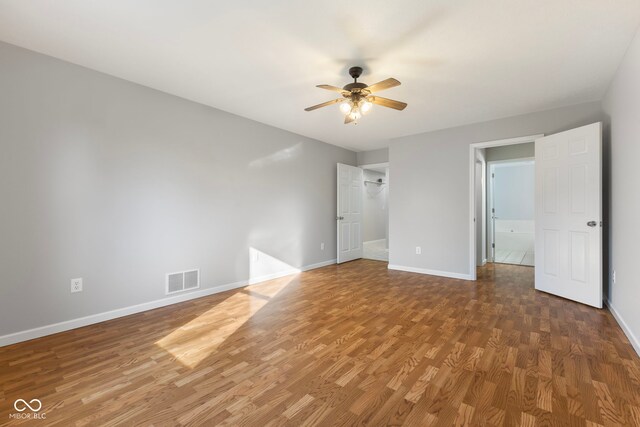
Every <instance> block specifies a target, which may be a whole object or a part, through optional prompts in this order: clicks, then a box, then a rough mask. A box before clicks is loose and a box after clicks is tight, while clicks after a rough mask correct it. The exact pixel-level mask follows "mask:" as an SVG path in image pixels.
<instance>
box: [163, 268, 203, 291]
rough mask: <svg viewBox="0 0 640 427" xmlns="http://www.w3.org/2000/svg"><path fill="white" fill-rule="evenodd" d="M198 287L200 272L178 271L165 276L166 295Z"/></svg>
mask: <svg viewBox="0 0 640 427" xmlns="http://www.w3.org/2000/svg"><path fill="white" fill-rule="evenodd" d="M199 287H200V270H188V271H180V272H177V273H169V274H167V288H166V293H167V294H173V293H176V292H182V291H189V290H191V289H198V288H199Z"/></svg>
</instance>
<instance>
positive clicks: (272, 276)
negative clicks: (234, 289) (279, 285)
mask: <svg viewBox="0 0 640 427" xmlns="http://www.w3.org/2000/svg"><path fill="white" fill-rule="evenodd" d="M335 263H336V260H335V259H330V260H329V261H323V262H319V263H316V264H310V265H306V266H304V267H302V268H291V269H289V270H284V271H279V272H277V273H272V274H265V275H263V276H258V277H253V278H250V279H249V282H248V283H249V284H250V285H255V284H257V283H261V282H266V281H267V280H273V279H279V278H281V277H285V276H290V275H292V274H298V273H300V272H302V271H309V270H313V269H314V268H320V267H326V266H327V265H331V264H335Z"/></svg>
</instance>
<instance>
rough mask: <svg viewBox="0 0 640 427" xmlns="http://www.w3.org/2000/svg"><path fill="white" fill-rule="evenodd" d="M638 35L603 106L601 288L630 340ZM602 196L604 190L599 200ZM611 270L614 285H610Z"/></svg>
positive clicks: (639, 157)
mask: <svg viewBox="0 0 640 427" xmlns="http://www.w3.org/2000/svg"><path fill="white" fill-rule="evenodd" d="M639 76H640V32H639V33H638V34H636V36H635V39H634V40H633V42H632V44H631V45H630V47H629V50H628V51H627V54H626V57H625V59H624V60H623V62H622V64H621V65H620V68H619V69H618V72H617V74H616V76H615V78H614V80H613V82H612V83H611V86H610V87H609V90H608V92H607V95H606V97H605V99H604V101H603V108H604V111H605V114H606V116H607V118H606V121H605V127H604V129H605V131H604V136H605V138H604V140H605V147H604V148H605V149H604V153H605V169H604V172H605V173H604V176H605V179H604V183H605V190H609V191H610V197H609V198H608V199H607V200H606V205H607V210H606V212H605V224H606V226H607V228H608V231H609V236H610V240H609V242H608V243H609V247H608V248H609V257H608V258H607V259H606V260H605V261H606V262H605V264H606V265H605V267H608V268H606V269H605V272H606V273H605V274H607V275H608V277H607V280H606V282H605V283H608V284H609V289H608V292H607V294H606V295H608V299H609V305H610V307H612V309H613V310H614V311H615V312H617V314H618V315H619V317H621V318H622V319H623V321H624V322H625V323H626V325H627V328H628V330H629V331H630V332H631V334H633V335H634V336H635V344H636V349H637V350H639V351H640V348H638V347H637V346H638V344H639V342H638V337H640V310H638V303H639V302H640V284H639V281H638V273H637V272H638V270H637V267H636V264H638V254H639V253H640V249H638V248H639V246H638V245H639V243H638V242H640V228H639V227H638V219H639V218H640V197H639V194H640V192H639V191H638V184H639V183H640V168H639V167H638V162H639V161H640V77H639ZM606 194H607V192H606V191H605V195H606ZM613 270H615V271H616V283H611V282H610V277H611V276H610V275H609V273H610V272H611V271H613Z"/></svg>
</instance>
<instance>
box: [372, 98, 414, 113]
mask: <svg viewBox="0 0 640 427" xmlns="http://www.w3.org/2000/svg"><path fill="white" fill-rule="evenodd" d="M367 100H368V101H370V102H373V103H374V104H377V105H382V106H383V107H387V108H393V109H394V110H400V111H402V110H404V109H405V108H407V103H406V102H400V101H394V100H393V99H387V98H383V97H381V96H369V97H367Z"/></svg>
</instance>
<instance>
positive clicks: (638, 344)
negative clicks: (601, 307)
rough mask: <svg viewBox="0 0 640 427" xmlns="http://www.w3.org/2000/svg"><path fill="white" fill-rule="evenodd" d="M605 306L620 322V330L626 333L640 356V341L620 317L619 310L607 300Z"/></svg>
mask: <svg viewBox="0 0 640 427" xmlns="http://www.w3.org/2000/svg"><path fill="white" fill-rule="evenodd" d="M605 304H606V305H607V307H608V308H609V311H610V312H611V314H612V315H613V318H614V319H616V322H618V325H620V328H622V332H624V334H625V335H626V336H627V338H628V339H629V342H630V343H631V345H632V346H633V349H634V350H635V351H636V353H638V356H640V340H638V338H637V337H636V336H635V335H634V334H633V332H631V329H630V328H629V325H627V322H625V321H624V319H623V318H622V316H620V313H618V310H616V309H615V308H614V307H613V306H612V305H611V302H610V301H608V300H606V301H605Z"/></svg>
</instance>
